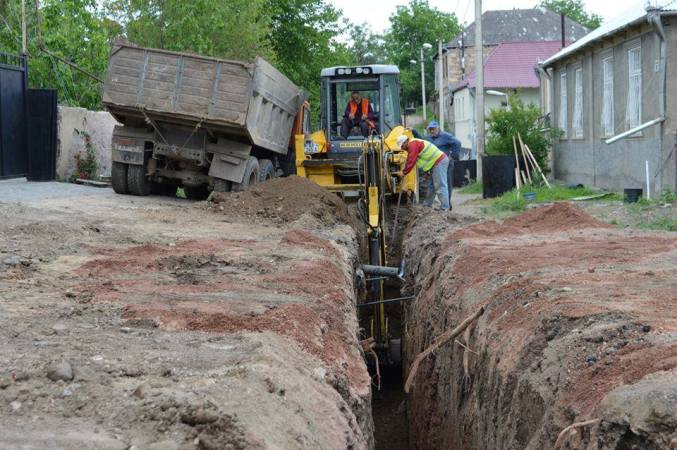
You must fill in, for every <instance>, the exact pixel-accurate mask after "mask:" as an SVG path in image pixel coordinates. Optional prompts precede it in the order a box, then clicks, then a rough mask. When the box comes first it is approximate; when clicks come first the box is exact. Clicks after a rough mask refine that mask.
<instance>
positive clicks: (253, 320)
mask: <svg viewBox="0 0 677 450" xmlns="http://www.w3.org/2000/svg"><path fill="white" fill-rule="evenodd" d="M304 185H306V187H304ZM31 186H33V184H31V183H26V184H25V186H23V187H21V186H20V188H21V189H26V190H28V191H30V189H31ZM41 186H44V185H41ZM285 186H292V188H291V195H290V196H289V197H287V195H286V192H285V191H284V190H283V189H286V187H285ZM59 188H60V184H58V183H54V189H57V190H58V189H59ZM306 188H307V183H304V181H303V180H299V179H294V180H291V181H289V180H286V181H278V180H276V181H273V182H270V183H266V184H263V185H261V186H259V187H256V188H255V189H252V190H251V191H249V192H246V193H238V194H233V195H231V196H224V197H222V198H221V200H220V203H219V204H217V205H207V204H204V203H192V202H189V201H181V200H178V199H167V198H161V197H144V198H139V197H131V196H119V195H115V194H113V193H112V192H111V191H110V190H97V189H95V188H89V189H87V188H82V191H81V192H82V194H81V195H72V193H70V192H69V194H68V195H64V196H61V197H59V196H57V197H55V198H51V199H50V200H48V201H41V200H40V198H34V199H31V200H30V201H28V202H25V203H22V204H2V203H0V215H2V217H3V220H2V221H1V222H0V342H2V343H3V344H2V345H1V346H0V448H56V449H73V448H78V449H79V448H92V449H93V448H97V449H138V450H141V449H153V450H159V449H165V450H166V449H197V448H199V449H256V448H307V449H319V448H325V449H330V448H331V449H333V448H353V449H369V448H373V445H374V442H373V421H372V417H371V409H370V401H371V378H370V376H369V373H368V372H367V368H366V365H365V363H364V359H363V353H362V350H361V347H360V345H359V342H358V339H359V338H358V324H357V317H356V312H355V306H354V305H355V301H356V300H355V292H354V286H353V266H354V264H355V263H356V261H357V251H358V244H357V239H356V236H355V232H354V231H353V230H352V228H350V227H349V226H346V223H348V222H349V219H350V216H349V215H348V213H347V210H346V208H345V205H343V204H342V203H341V202H340V200H339V199H334V198H333V197H332V196H331V194H327V193H326V192H324V191H321V192H320V193H319V194H318V193H317V189H315V190H312V189H306ZM295 189H296V190H295ZM304 189H305V193H304ZM78 192H80V191H78ZM271 192H276V194H275V195H276V196H278V197H279V196H283V198H284V199H283V200H282V201H280V202H278V203H279V204H280V205H281V206H282V209H280V210H278V209H275V213H274V214H275V216H274V217H261V215H260V214H259V213H258V211H259V210H260V209H258V206H251V207H249V208H244V209H245V210H244V211H238V214H228V211H224V214H221V210H220V209H219V206H227V207H228V208H235V207H237V205H238V202H241V201H243V200H247V201H248V200H252V199H258V200H260V202H261V203H260V205H264V204H265V202H266V201H268V200H266V199H269V197H270V195H272V194H271ZM25 197H26V198H30V195H28V194H27V195H26V196H25ZM305 208H307V209H305ZM215 212H218V214H216V213H215ZM231 212H232V210H231ZM277 218H283V221H282V222H280V221H279V220H278V219H277ZM57 369H58V370H57Z"/></svg>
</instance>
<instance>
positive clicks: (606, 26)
mask: <svg viewBox="0 0 677 450" xmlns="http://www.w3.org/2000/svg"><path fill="white" fill-rule="evenodd" d="M673 3H675V1H674V0H658V1H656V2H655V3H654V6H653V7H655V8H663V7H665V6H669V5H671V4H673ZM645 4H646V3H645V2H638V3H636V4H635V5H634V6H632V7H630V8H628V9H627V10H626V11H624V12H623V13H621V14H620V15H618V16H616V17H614V18H613V19H611V20H609V21H608V22H604V23H603V24H602V26H601V27H599V28H597V29H596V30H594V31H592V32H591V33H588V34H587V35H586V36H585V37H583V38H581V39H579V40H578V41H576V42H575V43H573V44H571V45H570V46H568V47H565V48H563V49H562V50H561V51H560V52H558V53H556V54H554V55H553V56H551V57H550V58H548V59H547V60H546V61H544V62H543V66H544V67H545V66H549V65H551V64H552V63H554V62H555V61H557V60H559V59H562V58H564V57H565V56H567V55H570V54H572V53H575V52H576V51H577V50H579V49H581V48H583V47H585V46H587V45H588V44H590V43H592V42H595V41H597V40H599V39H601V38H603V37H606V36H609V35H611V34H614V33H616V32H618V31H619V30H621V29H623V28H627V27H629V26H631V25H634V24H636V23H639V22H642V21H645V20H646V16H647V10H646V6H645ZM663 13H669V14H676V13H677V11H675V10H663Z"/></svg>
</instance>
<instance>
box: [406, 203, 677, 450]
mask: <svg viewBox="0 0 677 450" xmlns="http://www.w3.org/2000/svg"><path fill="white" fill-rule="evenodd" d="M445 221H446V222H445ZM445 223H446V226H447V229H448V231H447V232H442V233H440V232H439V231H437V230H439V229H440V227H441V226H444V225H445ZM431 230H434V232H431ZM405 254H406V255H407V258H408V260H410V261H411V262H412V266H413V267H414V271H415V273H414V278H413V280H412V281H413V286H412V287H414V288H415V289H416V290H417V291H418V290H420V292H419V293H418V298H417V299H416V301H415V303H413V304H411V305H410V306H409V307H408V309H407V321H408V322H407V324H408V328H409V330H411V331H410V333H411V336H410V339H409V341H408V343H407V346H406V350H405V353H406V358H407V360H408V361H411V360H412V359H413V357H414V356H415V355H416V353H418V352H420V351H422V350H423V349H424V348H425V347H426V346H427V345H429V344H430V342H431V341H432V339H433V338H434V337H435V336H437V335H439V334H441V333H442V332H443V331H445V330H446V329H449V328H451V327H453V326H455V325H456V324H458V323H459V322H460V321H461V320H463V319H464V318H465V317H467V316H469V315H470V314H472V313H473V312H475V311H476V310H477V309H478V308H479V307H480V306H485V307H486V313H485V314H484V316H483V317H481V318H480V320H479V321H478V323H477V326H476V328H475V330H474V332H473V333H472V335H471V339H470V343H469V347H470V348H471V349H472V350H473V351H475V352H477V354H472V353H470V354H469V355H468V356H469V365H468V373H467V374H466V373H465V371H464V368H463V353H464V349H463V347H461V346H460V345H458V344H454V343H449V344H447V345H446V346H445V347H444V348H443V349H441V350H438V351H437V352H436V353H435V354H434V355H432V356H430V357H429V358H428V359H427V360H426V361H425V362H424V363H423V365H422V366H421V369H420V370H419V373H418V375H417V377H416V384H415V387H414V389H413V393H412V395H411V398H410V418H411V419H412V427H411V430H412V434H413V441H414V443H415V447H416V448H417V449H432V448H454V449H475V448H492V449H513V448H520V449H522V448H526V449H541V448H552V446H553V444H554V442H555V440H556V439H557V435H558V434H559V432H560V431H561V430H562V429H564V428H565V427H566V426H568V425H570V424H572V423H575V422H580V421H585V420H589V419H600V422H599V424H596V425H594V426H589V427H587V428H584V429H582V430H579V432H578V433H577V434H576V436H573V435H571V436H566V439H565V440H566V441H567V442H568V444H567V445H570V446H569V447H565V448H578V449H626V448H628V449H629V448H642V449H659V448H672V447H670V446H671V445H672V446H674V445H676V444H677V432H676V431H675V426H676V425H677V281H676V280H677V265H676V264H675V263H676V262H677V239H676V237H675V235H674V234H670V233H645V232H636V231H624V230H617V229H612V228H610V227H609V225H607V224H605V223H603V222H599V221H597V220H596V219H593V218H592V217H590V216H588V215H587V214H585V213H584V212H582V211H581V210H579V209H578V208H576V207H574V206H572V205H569V204H566V203H559V204H555V205H554V206H550V207H541V208H536V209H533V210H530V211H529V212H527V213H525V214H522V215H520V216H517V217H514V218H512V219H509V220H506V221H505V222H503V223H498V222H494V221H488V222H483V223H478V224H474V225H471V226H469V227H465V228H460V227H459V225H458V223H453V222H449V221H448V219H445V218H444V216H442V215H439V214H427V215H426V214H420V213H419V215H417V216H415V217H414V218H413V219H412V220H411V222H410V224H409V227H408V237H407V240H406V242H405ZM461 341H462V339H461ZM638 392H642V393H643V394H642V395H638V394H637V393H638ZM645 398H651V399H652V402H653V403H650V404H648V405H647V404H646V401H645V400H643V399H645ZM621 404H622V407H620V406H619V405H621ZM619 411H621V412H623V414H621V413H619Z"/></svg>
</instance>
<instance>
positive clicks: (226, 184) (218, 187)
mask: <svg viewBox="0 0 677 450" xmlns="http://www.w3.org/2000/svg"><path fill="white" fill-rule="evenodd" d="M232 187H233V185H232V183H231V182H230V181H228V180H224V179H222V178H216V177H215V178H214V192H230V190H231V189H232Z"/></svg>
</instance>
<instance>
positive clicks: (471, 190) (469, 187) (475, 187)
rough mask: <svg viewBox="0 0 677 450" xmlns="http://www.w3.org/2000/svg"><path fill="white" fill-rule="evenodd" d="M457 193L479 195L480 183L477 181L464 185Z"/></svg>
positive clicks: (480, 191)
mask: <svg viewBox="0 0 677 450" xmlns="http://www.w3.org/2000/svg"><path fill="white" fill-rule="evenodd" d="M458 192H460V193H461V194H481V193H482V183H481V182H479V181H473V182H472V183H470V184H466V185H465V186H463V187H462V188H458Z"/></svg>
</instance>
